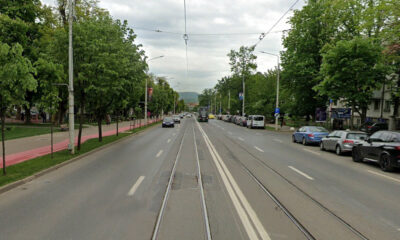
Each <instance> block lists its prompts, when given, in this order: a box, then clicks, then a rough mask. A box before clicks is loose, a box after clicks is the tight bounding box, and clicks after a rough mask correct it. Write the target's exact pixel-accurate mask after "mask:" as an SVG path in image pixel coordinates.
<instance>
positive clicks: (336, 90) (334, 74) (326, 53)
mask: <svg viewBox="0 0 400 240" xmlns="http://www.w3.org/2000/svg"><path fill="white" fill-rule="evenodd" d="M381 50H382V48H381V47H380V46H379V45H377V44H374V43H373V42H372V41H371V40H369V39H365V38H354V39H352V40H350V41H346V40H342V41H339V42H337V44H336V45H334V46H328V45H327V46H326V47H325V48H324V49H323V63H322V67H321V75H322V76H323V81H322V82H321V83H320V84H319V85H318V86H317V87H314V90H317V91H319V92H320V94H321V95H325V96H329V97H330V98H332V99H334V100H342V101H344V102H345V103H346V104H347V105H348V106H351V107H352V109H353V111H356V112H357V113H359V114H360V116H361V120H362V122H364V120H365V118H366V113H367V109H368V105H369V103H370V101H371V96H372V92H373V91H374V90H375V89H377V88H378V87H379V86H380V85H381V83H382V81H383V79H384V78H385V71H384V67H383V64H382V54H381Z"/></svg>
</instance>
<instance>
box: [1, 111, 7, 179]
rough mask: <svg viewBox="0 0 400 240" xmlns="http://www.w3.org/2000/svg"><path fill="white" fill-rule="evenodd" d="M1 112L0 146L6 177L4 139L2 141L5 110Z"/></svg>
mask: <svg viewBox="0 0 400 240" xmlns="http://www.w3.org/2000/svg"><path fill="white" fill-rule="evenodd" d="M0 111H1V145H2V150H3V175H6V145H5V139H4V128H5V126H4V125H5V121H6V116H5V110H4V109H3V108H2V109H0Z"/></svg>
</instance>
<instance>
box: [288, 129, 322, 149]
mask: <svg viewBox="0 0 400 240" xmlns="http://www.w3.org/2000/svg"><path fill="white" fill-rule="evenodd" d="M328 134H329V131H328V130H326V129H325V128H323V127H319V126H304V127H301V128H299V129H298V130H297V131H296V132H294V133H293V135H292V141H293V142H301V143H303V145H307V144H312V143H314V144H319V142H320V141H321V140H322V138H323V137H325V136H327V135H328Z"/></svg>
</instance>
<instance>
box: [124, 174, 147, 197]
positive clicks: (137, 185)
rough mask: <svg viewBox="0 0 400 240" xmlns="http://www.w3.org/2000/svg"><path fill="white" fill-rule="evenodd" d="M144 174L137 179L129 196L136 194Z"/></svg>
mask: <svg viewBox="0 0 400 240" xmlns="http://www.w3.org/2000/svg"><path fill="white" fill-rule="evenodd" d="M144 178H145V177H144V176H140V177H139V178H138V180H137V181H136V183H135V184H133V186H132V188H131V189H130V190H129V192H128V196H133V194H135V192H136V190H137V189H138V188H139V185H140V184H141V183H142V182H143V180H144Z"/></svg>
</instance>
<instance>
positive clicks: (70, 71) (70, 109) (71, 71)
mask: <svg viewBox="0 0 400 240" xmlns="http://www.w3.org/2000/svg"><path fill="white" fill-rule="evenodd" d="M68 5H69V6H68V11H69V16H68V25H69V33H68V35H69V36H68V37H69V47H68V79H69V84H68V116H69V119H68V123H69V127H68V130H69V146H68V148H69V149H70V150H71V154H74V153H75V132H74V131H75V122H74V75H73V74H74V65H73V64H74V61H73V48H72V24H73V20H74V19H73V18H74V14H73V13H74V6H73V0H69V1H68Z"/></svg>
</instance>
